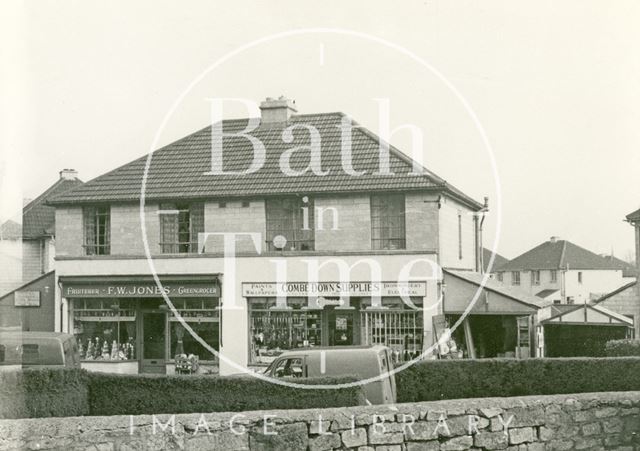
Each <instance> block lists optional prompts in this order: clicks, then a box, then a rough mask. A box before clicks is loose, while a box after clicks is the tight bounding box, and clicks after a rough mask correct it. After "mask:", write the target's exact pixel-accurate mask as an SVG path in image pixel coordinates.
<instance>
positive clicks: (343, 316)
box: [328, 310, 355, 346]
mask: <svg viewBox="0 0 640 451" xmlns="http://www.w3.org/2000/svg"><path fill="white" fill-rule="evenodd" d="M354 316H355V315H354V312H353V311H349V310H332V311H330V312H329V315H328V318H329V324H328V331H329V346H350V345H353V344H355V341H354V331H355V324H354Z"/></svg>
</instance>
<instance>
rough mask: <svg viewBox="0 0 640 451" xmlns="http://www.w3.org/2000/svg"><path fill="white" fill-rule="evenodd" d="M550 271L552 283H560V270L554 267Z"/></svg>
mask: <svg viewBox="0 0 640 451" xmlns="http://www.w3.org/2000/svg"><path fill="white" fill-rule="evenodd" d="M549 272H550V276H551V283H558V270H557V269H552V270H551V271H549Z"/></svg>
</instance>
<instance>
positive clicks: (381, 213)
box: [371, 194, 406, 250]
mask: <svg viewBox="0 0 640 451" xmlns="http://www.w3.org/2000/svg"><path fill="white" fill-rule="evenodd" d="M371 247H372V249H374V250H393V249H406V236H405V218H404V194H383V195H373V196H371Z"/></svg>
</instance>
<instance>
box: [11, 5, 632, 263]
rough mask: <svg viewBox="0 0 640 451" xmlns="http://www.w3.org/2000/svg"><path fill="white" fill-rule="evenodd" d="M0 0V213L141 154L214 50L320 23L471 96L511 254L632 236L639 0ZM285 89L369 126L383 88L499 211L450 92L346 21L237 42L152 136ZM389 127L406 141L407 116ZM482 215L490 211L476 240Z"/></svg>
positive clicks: (175, 134)
mask: <svg viewBox="0 0 640 451" xmlns="http://www.w3.org/2000/svg"><path fill="white" fill-rule="evenodd" d="M311 5H313V7H312V6H311ZM3 9H5V11H3V12H2V13H1V14H0V15H1V16H2V18H3V19H0V21H2V23H0V26H1V28H2V30H3V31H2V33H3V35H2V36H1V37H2V42H3V46H2V50H3V53H2V55H1V56H2V61H3V64H2V66H3V67H2V79H0V89H2V91H1V92H2V97H3V98H2V106H1V110H0V111H1V114H2V116H0V118H1V121H0V127H1V129H0V130H2V132H1V135H0V136H1V137H2V149H3V154H2V156H1V159H0V164H1V165H0V189H1V196H0V201H1V204H0V219H2V220H4V219H6V218H7V217H10V216H11V215H13V214H14V212H15V211H17V210H19V207H20V205H21V198H22V197H35V196H37V195H38V194H39V193H40V192H42V190H44V189H45V188H47V187H48V186H49V185H51V184H52V183H53V182H54V181H55V180H56V179H57V177H58V174H57V172H58V171H59V170H60V169H62V168H67V167H71V168H75V169H77V170H78V171H79V173H80V177H81V178H82V179H83V180H85V181H87V180H89V179H91V178H93V177H96V176H98V175H100V174H102V173H104V172H107V171H108V170H111V169H113V168H115V167H117V166H120V165H122V164H124V163H127V162H128V161H131V160H133V159H134V158H136V157H139V156H141V155H143V154H145V153H147V152H148V151H149V150H150V146H151V144H152V141H153V139H154V136H155V134H156V132H157V130H158V127H159V126H160V124H161V122H162V120H163V118H164V116H165V115H166V114H167V112H168V111H169V109H170V108H171V106H172V104H173V103H174V102H175V101H176V99H177V98H178V96H179V95H180V94H181V93H182V92H183V91H184V89H185V88H186V87H187V86H188V85H189V84H190V83H191V82H192V81H193V80H194V79H195V78H196V77H197V76H198V75H200V74H201V73H202V72H203V71H204V70H205V69H206V68H207V67H209V66H210V65H211V64H212V63H214V62H215V61H216V60H217V59H218V58H220V57H222V56H223V55H224V54H226V53H227V52H230V51H232V50H234V49H236V48H238V47H239V46H241V45H243V44H246V43H248V42H251V41H253V40H255V39H257V38H261V37H264V36H266V35H270V34H272V33H277V32H283V31H287V30H291V29H299V28H306V27H332V28H342V29H350V30H355V31H359V32H364V33H368V34H371V35H375V36H377V37H380V38H384V39H386V40H388V41H390V42H393V43H395V44H397V45H400V46H402V47H404V48H406V49H407V50H409V51H411V52H413V53H415V54H416V55H418V56H419V57H421V58H423V59H425V60H426V61H428V62H429V63H430V64H431V65H433V66H434V67H435V68H437V69H438V70H439V71H440V72H441V73H442V74H444V75H445V76H446V77H447V79H449V80H450V81H451V82H452V83H453V84H454V85H455V86H456V87H457V89H458V90H459V91H460V92H461V93H462V94H463V95H464V97H465V98H466V99H467V101H468V102H469V103H470V105H471V106H472V108H473V109H474V111H475V112H476V114H477V116H478V118H479V119H480V121H481V122H482V124H483V126H484V128H485V130H486V132H487V135H488V137H489V140H490V142H491V144H492V146H493V148H494V151H495V159H496V163H497V167H498V171H499V177H500V182H501V188H502V189H501V193H502V200H503V205H502V210H503V218H502V234H501V237H500V245H499V251H500V252H501V253H503V254H504V255H505V256H507V257H510V258H511V257H515V256H516V255H518V254H519V253H521V252H523V251H525V250H527V249H529V248H531V247H533V246H535V245H537V244H539V243H540V242H542V241H544V240H547V239H548V238H549V237H550V236H551V235H559V236H561V237H562V238H565V239H569V240H571V241H573V242H575V243H576V244H579V245H582V246H585V247H587V248H589V249H591V250H593V251H595V252H607V253H609V252H611V250H612V249H613V251H614V252H615V254H616V255H617V256H619V257H622V258H627V257H629V256H630V254H631V249H632V248H633V233H632V228H631V227H630V226H629V225H628V224H626V223H624V222H623V218H624V216H625V215H626V214H628V213H630V212H631V211H633V210H635V209H637V208H639V207H640V127H638V124H639V123H640V50H639V49H640V47H639V46H638V43H639V42H640V27H638V26H637V24H638V23H640V3H638V2H636V1H633V0H628V1H623V0H618V1H615V2H606V1H604V0H602V1H585V0H579V1H578V0H576V1H563V2H552V1H535V2H534V1H527V2H524V1H513V0H496V1H479V0H477V1H451V0H447V1H420V2H418V1H407V2H403V3H402V4H400V3H398V2H389V1H350V2H339V1H323V2H314V3H311V2H307V3H304V4H303V3H302V2H300V1H269V2H253V3H248V2H239V1H228V2H215V3H214V2H211V1H199V2H197V1H196V2H193V1H192V2H168V1H157V0H154V1H135V2H133V1H110V2H97V1H87V0H82V1H55V2H54V1H37V2H36V1H31V2H28V1H27V2H15V3H12V2H9V3H5V4H4V8H3ZM321 46H322V47H323V48H324V58H323V59H324V61H323V64H321V57H320V48H321ZM282 94H284V95H287V96H288V97H290V98H293V99H295V100H296V102H297V105H298V109H299V111H300V112H301V113H313V112H322V111H344V112H345V113H348V114H350V115H351V116H353V117H354V119H356V120H357V121H358V122H360V123H362V124H363V125H365V126H368V127H369V128H371V129H372V130H373V131H376V129H377V122H376V121H377V110H376V103H375V101H374V100H373V99H374V98H380V97H386V98H389V99H390V101H391V110H392V111H391V112H392V126H397V125H400V124H403V123H413V124H416V125H418V126H419V127H421V129H422V130H423V131H424V134H425V157H424V158H425V161H426V164H427V166H428V167H429V168H430V169H431V170H433V171H434V172H436V173H437V174H438V175H440V176H441V177H443V178H445V179H447V180H448V181H449V182H450V183H452V184H454V185H456V186H458V187H459V188H461V189H463V190H464V191H465V192H466V193H467V194H469V195H471V196H472V197H474V198H476V199H478V200H481V199H482V197H483V196H485V195H488V196H489V197H490V203H491V204H492V206H493V207H494V208H493V211H494V212H495V202H496V198H497V196H496V183H495V180H494V178H493V176H492V173H491V166H490V164H489V159H488V154H487V152H486V150H485V149H484V147H483V146H482V142H481V140H480V136H479V134H478V132H477V130H475V128H474V127H473V123H472V121H471V119H470V118H469V116H468V115H467V114H466V113H465V111H464V109H463V108H462V106H461V105H460V103H459V102H457V101H456V99H455V97H454V96H453V95H452V94H451V93H450V92H449V91H447V89H446V88H445V87H444V85H443V84H442V83H441V82H439V81H438V80H437V78H436V77H434V76H433V75H432V74H430V73H429V72H428V71H427V70H425V69H424V68H423V67H421V66H419V65H418V64H416V63H415V62H414V61H412V60H411V59H410V58H408V57H407V56H404V55H401V54H400V53H398V52H395V51H393V50H391V49H389V48H385V47H384V46H382V45H380V44H375V43H372V42H369V41H366V40H364V39H360V38H355V37H348V36H344V35H336V34H334V35H327V34H324V35H322V34H308V35H304V36H297V37H291V38H287V39H280V40H278V41H273V42H269V43H266V44H263V45H260V46H258V47H254V48H253V49H251V50H249V51H247V52H244V53H242V54H241V55H239V56H238V57H235V58H233V59H231V60H229V61H227V62H226V63H225V64H224V65H223V66H221V67H220V68H219V69H216V70H214V71H212V72H210V73H209V74H208V75H207V76H206V77H204V79H203V80H202V82H201V83H199V84H198V85H197V86H196V87H195V89H194V90H193V91H191V93H190V94H189V95H188V96H187V97H186V98H185V101H184V102H183V103H182V104H181V105H180V106H179V108H178V109H177V110H176V111H175V114H174V115H173V116H172V118H171V119H170V121H169V123H168V126H167V128H166V129H165V130H164V131H163V133H162V135H161V139H160V143H161V144H164V143H168V142H170V141H173V140H175V139H178V138H180V137H182V136H184V135H185V134H187V133H189V132H191V131H195V130H196V129H199V128H201V127H202V126H204V125H206V124H207V123H208V121H209V112H208V106H207V103H206V101H205V98H207V97H244V98H249V99H254V100H256V101H260V100H262V99H263V98H264V97H266V96H279V95H282ZM241 113H242V112H241V111H239V110H237V109H232V110H231V111H230V115H231V116H239V115H242V114H241ZM393 142H394V143H395V144H397V145H399V146H400V147H401V148H404V149H407V148H408V145H409V141H408V134H406V133H398V135H397V136H396V137H395V139H394V140H393ZM495 230H496V217H495V216H492V217H490V218H489V219H488V220H487V233H486V234H485V237H486V238H485V244H488V245H490V244H491V242H492V241H493V238H494V234H495Z"/></svg>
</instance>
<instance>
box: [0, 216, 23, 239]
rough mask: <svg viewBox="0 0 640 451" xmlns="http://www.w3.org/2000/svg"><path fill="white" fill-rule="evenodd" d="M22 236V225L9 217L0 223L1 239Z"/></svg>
mask: <svg viewBox="0 0 640 451" xmlns="http://www.w3.org/2000/svg"><path fill="white" fill-rule="evenodd" d="M20 238H22V226H21V225H20V224H18V223H17V222H15V221H13V220H11V219H9V220H7V221H5V222H3V223H2V225H0V240H19V239H20Z"/></svg>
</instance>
